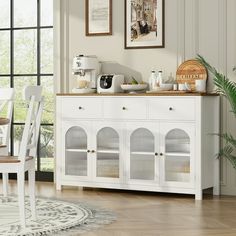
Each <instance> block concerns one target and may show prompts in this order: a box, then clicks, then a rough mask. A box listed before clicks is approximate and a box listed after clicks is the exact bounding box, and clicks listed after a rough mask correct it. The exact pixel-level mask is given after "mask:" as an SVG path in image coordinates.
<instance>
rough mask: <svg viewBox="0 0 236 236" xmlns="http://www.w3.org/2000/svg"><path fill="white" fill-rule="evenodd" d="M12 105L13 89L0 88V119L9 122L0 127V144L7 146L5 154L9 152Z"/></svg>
mask: <svg viewBox="0 0 236 236" xmlns="http://www.w3.org/2000/svg"><path fill="white" fill-rule="evenodd" d="M13 104H14V89H13V88H0V117H4V118H7V119H8V120H9V123H8V124H7V125H3V126H0V144H2V145H6V146H7V148H6V150H7V152H8V150H9V140H10V131H11V120H12V112H13ZM5 155H7V153H5Z"/></svg>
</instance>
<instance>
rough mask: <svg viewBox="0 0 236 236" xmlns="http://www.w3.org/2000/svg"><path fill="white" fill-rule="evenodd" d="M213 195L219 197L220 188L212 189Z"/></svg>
mask: <svg viewBox="0 0 236 236" xmlns="http://www.w3.org/2000/svg"><path fill="white" fill-rule="evenodd" d="M213 195H215V196H219V195H220V187H219V186H218V185H217V186H214V187H213Z"/></svg>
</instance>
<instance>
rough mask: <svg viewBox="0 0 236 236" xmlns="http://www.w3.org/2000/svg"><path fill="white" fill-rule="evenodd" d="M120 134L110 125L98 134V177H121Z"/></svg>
mask: <svg viewBox="0 0 236 236" xmlns="http://www.w3.org/2000/svg"><path fill="white" fill-rule="evenodd" d="M119 156H120V150H119V134H118V133H117V132H116V131H115V130H114V129H113V128H110V127H105V128H102V129H101V130H100V131H99V132H98V134H97V163H96V164H97V165H96V166H97V177H109V178H119V169H120V168H119V165H120V161H119Z"/></svg>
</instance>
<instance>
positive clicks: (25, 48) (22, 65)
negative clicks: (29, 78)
mask: <svg viewBox="0 0 236 236" xmlns="http://www.w3.org/2000/svg"><path fill="white" fill-rule="evenodd" d="M14 40H15V41H14V50H15V51H14V67H15V68H14V72H15V73H16V74H35V73H36V68H37V35H36V30H17V31H15V39H14Z"/></svg>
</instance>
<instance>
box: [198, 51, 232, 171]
mask: <svg viewBox="0 0 236 236" xmlns="http://www.w3.org/2000/svg"><path fill="white" fill-rule="evenodd" d="M197 60H198V61H199V62H201V63H202V64H203V65H204V66H205V67H206V68H207V69H208V71H209V72H210V73H212V74H213V76H214V80H213V81H214V84H215V85H216V87H217V90H216V91H217V93H219V94H220V95H222V96H224V97H225V98H226V99H227V100H228V101H229V103H230V106H231V109H232V110H231V112H233V115H234V117H235V118H236V83H235V82H234V81H231V80H229V79H228V78H227V77H226V76H225V75H223V74H221V73H219V72H218V71H217V70H216V69H215V68H214V67H212V66H211V65H210V64H209V63H208V62H206V60H205V59H204V58H203V57H202V56H200V55H198V56H197ZM233 70H234V71H235V70H236V68H235V67H234V69H233ZM219 136H220V137H221V138H222V139H223V140H224V141H225V145H224V147H223V148H222V149H221V150H220V152H219V157H224V158H226V159H228V160H229V161H230V162H231V164H232V165H233V167H234V168H235V169H236V155H235V154H234V152H235V151H236V138H235V137H233V135H231V134H230V133H224V134H219Z"/></svg>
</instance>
